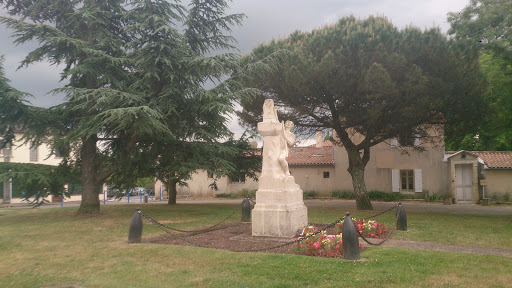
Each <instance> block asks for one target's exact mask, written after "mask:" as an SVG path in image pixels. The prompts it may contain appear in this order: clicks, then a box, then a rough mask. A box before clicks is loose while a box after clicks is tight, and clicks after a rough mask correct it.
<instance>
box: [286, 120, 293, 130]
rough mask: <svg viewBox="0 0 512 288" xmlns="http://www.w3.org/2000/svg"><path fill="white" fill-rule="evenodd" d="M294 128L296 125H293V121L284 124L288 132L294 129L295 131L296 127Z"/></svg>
mask: <svg viewBox="0 0 512 288" xmlns="http://www.w3.org/2000/svg"><path fill="white" fill-rule="evenodd" d="M294 126H295V125H294V124H293V122H292V121H290V120H286V122H284V127H285V128H286V130H288V131H292V129H293V127H294Z"/></svg>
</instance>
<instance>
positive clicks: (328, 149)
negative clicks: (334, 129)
mask: <svg viewBox="0 0 512 288" xmlns="http://www.w3.org/2000/svg"><path fill="white" fill-rule="evenodd" d="M332 150H333V149H332V143H331V142H330V141H326V142H324V144H323V147H322V148H316V145H311V146H307V147H292V148H291V149H290V151H289V153H288V158H286V160H287V161H288V165H290V166H310V165H334V157H333V151H332Z"/></svg>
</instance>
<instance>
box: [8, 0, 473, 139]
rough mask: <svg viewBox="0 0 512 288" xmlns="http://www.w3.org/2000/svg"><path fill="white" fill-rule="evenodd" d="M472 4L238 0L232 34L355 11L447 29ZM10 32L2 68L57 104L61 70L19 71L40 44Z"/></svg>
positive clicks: (270, 31)
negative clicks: (19, 41)
mask: <svg viewBox="0 0 512 288" xmlns="http://www.w3.org/2000/svg"><path fill="white" fill-rule="evenodd" d="M468 4H469V0H421V1H420V0H234V1H233V3H231V12H232V13H244V14H245V15H246V16H247V18H246V19H245V21H244V24H243V26H241V27H235V28H234V30H233V36H235V38H236V39H237V40H238V44H237V47H238V49H239V52H240V53H241V54H245V53H249V52H250V51H251V50H252V48H254V47H255V46H256V45H258V44H259V43H263V42H268V41H270V40H271V39H272V38H284V37H286V36H288V35H289V34H290V33H292V32H294V31H295V30H301V31H310V30H312V29H315V28H320V27H322V26H323V25H325V24H330V23H334V22H336V20H337V19H339V18H341V17H344V16H348V15H351V14H352V15H354V16H356V17H359V18H366V17H367V16H369V15H379V16H386V17H388V18H389V19H391V21H392V22H393V24H394V25H395V26H397V27H399V28H403V27H405V26H407V25H410V24H412V25H414V26H417V27H420V28H430V27H433V26H436V27H437V26H439V27H440V28H441V30H442V31H443V32H445V33H446V31H447V30H448V28H449V24H448V23H447V21H446V16H447V13H448V12H457V11H460V10H462V9H463V8H464V7H465V6H466V5H468ZM0 15H2V16H6V13H5V11H2V10H0ZM9 34H10V31H8V30H7V29H6V28H5V26H0V55H1V54H3V55H4V56H5V62H4V69H5V72H6V76H7V78H8V79H10V80H11V85H12V86H14V87H15V88H17V89H18V90H21V91H24V92H28V93H30V94H32V95H33V96H34V98H32V99H30V101H31V103H32V104H34V105H36V106H43V107H49V106H52V105H55V104H58V103H59V102H60V101H62V99H61V98H60V97H59V96H53V95H51V94H46V93H47V92H48V91H50V90H52V89H54V88H57V87H61V86H63V85H64V83H62V82H59V72H60V70H59V69H58V68H57V67H54V66H50V65H48V63H44V62H43V63H37V64H32V65H30V66H29V67H27V68H21V69H19V70H17V71H16V68H17V67H18V66H19V63H20V61H21V60H23V58H24V57H25V56H26V54H27V53H28V52H29V51H31V50H32V49H34V48H35V47H36V46H35V45H36V43H31V44H29V45H22V46H21V45H20V46H14V45H13V44H12V40H13V39H12V38H9ZM232 122H233V123H232V125H231V126H232V130H233V131H234V132H235V134H236V136H239V135H240V134H241V132H242V131H241V129H240V127H238V125H236V121H232Z"/></svg>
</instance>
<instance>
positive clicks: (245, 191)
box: [215, 189, 256, 199]
mask: <svg viewBox="0 0 512 288" xmlns="http://www.w3.org/2000/svg"><path fill="white" fill-rule="evenodd" d="M215 197H216V198H228V199H238V198H245V197H249V199H256V190H249V189H242V190H240V191H238V192H237V193H217V194H215Z"/></svg>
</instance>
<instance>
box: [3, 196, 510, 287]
mask: <svg viewBox="0 0 512 288" xmlns="http://www.w3.org/2000/svg"><path fill="white" fill-rule="evenodd" d="M142 207H143V211H144V212H145V213H147V214H149V215H151V216H153V217H154V218H155V219H157V220H161V221H162V222H165V223H168V224H172V225H173V226H175V227H181V228H197V227H201V226H208V225H211V224H215V223H216V222H217V221H220V220H222V219H223V218H224V217H225V216H227V215H228V214H229V213H231V211H233V209H234V208H235V206H233V205H221V204H217V205H178V206H176V207H168V206H166V205H144V206H142ZM76 210H77V208H56V209H23V210H14V209H12V210H6V209H2V210H0V215H1V216H0V287H45V286H57V285H72V284H74V285H81V286H85V287H298V286H327V287H341V286H345V287H347V286H348V287H352V286H358V287H370V286H372V287H411V286H415V287H489V286H491V287H510V286H512V258H505V257H495V256H481V255H472V254H458V253H447V252H437V251H420V250H408V249H401V248H390V247H375V248H369V249H367V250H365V251H364V252H363V253H362V254H361V256H362V257H364V258H366V259H367V261H361V262H353V261H344V260H340V259H326V258H314V257H305V256H298V255H278V254H265V253H234V252H229V251H222V250H214V249H204V248H194V247H181V246H171V245H161V244H146V243H142V244H131V245H128V244H127V237H128V227H129V222H130V218H131V216H132V215H133V213H134V206H126V205H125V206H122V205H116V206H105V207H102V213H101V214H100V215H97V216H77V215H76ZM308 212H309V219H310V221H311V222H316V223H318V222H325V223H327V222H331V221H333V220H335V219H337V218H339V217H340V216H342V214H341V215H340V212H341V211H339V210H336V209H333V208H310V209H309V211H308ZM341 213H343V212H341ZM237 214H239V212H237ZM369 214H370V213H365V212H362V213H358V212H355V213H353V215H352V216H354V217H358V218H361V217H365V216H368V215H369ZM407 217H408V225H409V230H410V231H408V232H401V231H397V232H395V233H394V234H393V239H402V240H415V241H431V242H440V243H451V244H460V245H468V246H484V247H495V248H505V249H512V248H511V246H512V244H511V240H510V239H512V229H510V227H512V225H511V224H512V217H511V216H481V215H478V216H476V215H460V214H435V213H414V212H408V214H407ZM234 218H235V220H238V219H239V218H240V216H239V215H235V217H234ZM378 220H380V221H383V222H384V223H386V224H389V225H390V224H391V223H393V212H391V213H387V214H385V215H382V216H380V217H378ZM161 233H162V232H161V231H160V230H158V229H157V228H156V227H154V226H152V225H150V224H149V223H148V222H147V221H145V222H144V231H143V239H144V237H148V236H151V235H160V234H161Z"/></svg>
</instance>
